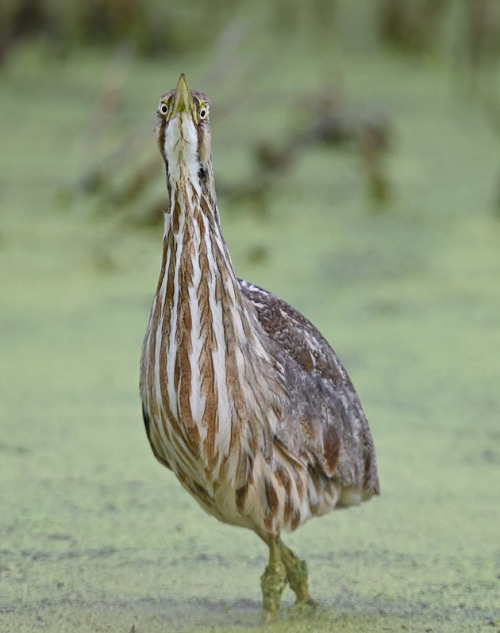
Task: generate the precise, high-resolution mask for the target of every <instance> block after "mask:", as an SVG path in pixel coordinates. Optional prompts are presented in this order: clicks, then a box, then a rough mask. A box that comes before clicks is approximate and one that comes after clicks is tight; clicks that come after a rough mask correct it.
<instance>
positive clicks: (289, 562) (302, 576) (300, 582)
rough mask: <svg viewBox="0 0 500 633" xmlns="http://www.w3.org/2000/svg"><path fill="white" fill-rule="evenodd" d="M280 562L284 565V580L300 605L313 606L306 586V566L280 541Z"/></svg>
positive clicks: (303, 561) (304, 562)
mask: <svg viewBox="0 0 500 633" xmlns="http://www.w3.org/2000/svg"><path fill="white" fill-rule="evenodd" d="M280 550H281V560H282V561H283V564H284V565H285V569H286V579H287V582H288V584H289V585H290V589H292V590H293V592H294V593H295V596H296V598H297V602H299V603H302V604H311V605H312V604H314V601H313V600H312V598H311V596H310V595H309V588H308V586H307V564H306V561H305V560H299V558H297V556H295V554H294V553H293V552H292V550H291V549H290V548H289V547H287V546H286V545H285V544H284V543H283V542H282V541H280Z"/></svg>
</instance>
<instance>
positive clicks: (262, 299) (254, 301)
mask: <svg viewBox="0 0 500 633" xmlns="http://www.w3.org/2000/svg"><path fill="white" fill-rule="evenodd" d="M239 285H240V290H241V292H242V294H243V296H244V297H245V298H246V299H247V300H248V301H249V302H250V304H251V305H252V306H253V309H254V311H255V314H256V316H257V319H258V321H259V323H260V325H261V326H262V328H263V330H264V332H265V333H266V334H267V336H268V337H269V339H270V345H269V351H270V353H271V354H272V355H273V356H274V357H275V359H276V360H277V361H278V362H279V363H280V365H281V366H282V367H283V371H284V374H285V380H286V384H287V387H288V392H289V394H290V400H291V405H290V411H288V412H286V413H287V414H286V417H287V419H286V420H285V421H284V422H283V426H282V428H280V429H278V430H277V433H276V437H275V441H276V442H277V443H278V444H279V445H281V446H283V447H284V448H285V450H286V451H288V452H289V453H291V454H292V456H293V457H295V458H296V459H299V460H301V461H304V460H305V461H306V462H307V466H308V468H312V469H314V470H316V471H320V472H321V473H322V474H323V476H325V477H327V478H333V479H335V480H338V481H340V483H342V484H343V485H344V486H354V487H355V488H358V489H360V490H363V491H364V492H366V493H368V495H371V494H378V493H379V483H378V476H377V466H376V459H375V449H374V446H373V440H372V437H371V433H370V429H369V427H368V422H367V420H366V417H365V415H364V412H363V409H362V407H361V403H360V401H359V398H358V396H357V394H356V391H355V389H354V386H353V384H352V382H351V380H350V378H349V376H348V374H347V372H346V370H345V369H344V367H343V366H342V364H341V362H340V360H339V359H338V357H337V355H336V354H335V352H334V351H333V350H332V348H331V347H330V345H329V344H328V342H327V341H326V339H325V338H324V337H323V336H322V335H321V334H320V332H319V331H318V330H317V329H316V328H315V327H314V325H312V323H311V322H310V321H308V320H307V319H306V318H305V317H304V316H303V315H302V314H301V313H300V312H298V311H297V310H295V309H294V308H293V307H292V306H290V305H289V304H288V303H286V302H285V301H283V300H282V299H279V298H278V297H276V296H275V295H273V294H272V293H270V292H268V291H267V290H264V289H262V288H259V287H258V286H255V285H253V284H250V283H248V282H246V281H241V280H239Z"/></svg>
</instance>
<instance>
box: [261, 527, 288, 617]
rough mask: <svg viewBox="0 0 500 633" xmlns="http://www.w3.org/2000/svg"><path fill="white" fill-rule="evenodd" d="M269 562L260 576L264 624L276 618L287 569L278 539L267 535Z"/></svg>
mask: <svg viewBox="0 0 500 633" xmlns="http://www.w3.org/2000/svg"><path fill="white" fill-rule="evenodd" d="M267 542H268V545H269V564H268V565H267V567H266V569H265V570H264V573H263V574H262V576H261V577H260V585H261V587H262V621H263V623H264V624H267V623H269V622H273V620H275V619H276V616H277V614H278V610H279V608H280V600H281V594H282V593H283V590H284V589H285V587H286V580H287V571H286V569H285V565H284V564H283V561H282V560H281V551H282V550H281V547H280V543H279V539H276V538H273V537H269V540H268V541H267Z"/></svg>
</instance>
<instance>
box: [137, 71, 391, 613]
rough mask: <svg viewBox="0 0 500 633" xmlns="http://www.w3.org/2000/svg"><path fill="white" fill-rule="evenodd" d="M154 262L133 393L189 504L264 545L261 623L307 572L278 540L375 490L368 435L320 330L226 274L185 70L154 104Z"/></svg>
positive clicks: (205, 105) (305, 599)
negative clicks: (161, 183)
mask: <svg viewBox="0 0 500 633" xmlns="http://www.w3.org/2000/svg"><path fill="white" fill-rule="evenodd" d="M157 114H158V126H157V129H156V132H157V139H158V145H159V148H160V152H161V155H162V157H163V163H164V168H165V174H166V184H167V193H168V210H167V211H166V212H165V230H164V236H163V259H162V263H161V270H160V277H159V281H158V285H157V288H156V294H155V297H154V300H153V305H152V308H151V315H150V319H149V324H148V327H147V330H146V335H145V338H144V343H143V348H142V360H141V378H140V391H141V398H142V405H143V413H144V423H145V426H146V432H147V436H148V438H149V442H150V444H151V448H152V450H153V453H154V455H155V457H156V458H157V459H158V460H159V461H160V462H161V463H162V464H163V465H164V466H166V467H167V468H169V469H171V470H173V472H174V473H175V475H176V476H177V478H178V479H179V481H180V482H181V484H182V485H183V486H184V488H186V490H187V491H188V492H189V493H191V495H193V497H194V498H195V499H196V500H197V501H198V503H199V504H200V505H201V507H202V508H203V509H204V510H206V512H208V513H209V514H211V515H213V516H214V517H216V518H217V519H219V520H220V521H223V522H224V523H229V524H231V525H237V526H241V527H246V528H249V529H251V530H253V531H254V532H255V533H256V534H257V535H258V536H260V538H261V539H262V540H263V541H264V542H265V543H266V544H267V545H268V546H269V564H268V565H267V567H266V568H265V571H264V573H263V575H262V577H261V587H262V594H263V620H264V621H265V622H268V621H271V620H273V619H275V618H276V615H277V612H278V609H279V604H280V599H281V594H282V592H283V590H284V589H285V586H286V584H287V583H288V584H289V585H290V587H291V589H292V590H293V591H294V592H295V595H296V598H297V601H298V602H299V603H312V600H311V598H310V596H309V589H308V583H307V567H306V564H305V562H304V561H302V560H299V558H298V557H297V556H296V555H295V554H294V553H293V552H292V551H291V550H290V549H289V548H288V547H287V546H286V545H285V544H284V543H283V541H282V540H281V533H282V531H284V530H288V531H293V530H295V529H296V528H298V527H299V526H300V525H302V524H303V523H304V522H305V521H307V519H309V518H310V517H313V516H320V515H322V514H325V513H327V512H329V511H330V510H333V509H334V508H339V507H346V506H351V505H357V504H359V503H360V502H362V501H365V500H367V499H369V498H370V497H371V496H372V495H376V494H379V483H378V476H377V466H376V460H375V451H374V446H373V441H372V437H371V434H370V430H369V427H368V423H367V421H366V418H365V415H364V413H363V410H362V408H361V403H360V401H359V398H358V396H357V394H356V391H355V389H354V387H353V385H352V382H351V380H350V379H349V376H348V375H347V372H346V370H345V369H344V367H343V366H342V364H341V363H340V361H339V359H338V358H337V356H336V354H335V353H334V351H333V350H332V348H331V347H330V346H329V344H328V343H327V341H326V340H325V339H324V338H323V336H322V335H321V334H320V333H319V331H318V330H317V329H316V328H315V327H314V326H313V325H312V324H311V323H310V322H309V321H308V320H307V319H306V318H305V317H303V316H302V314H300V313H299V312H298V311H297V310H295V309H294V308H292V307H291V306H290V305H288V304H287V303H286V302H285V301H282V300H281V299H279V298H278V297H276V296H275V295H273V294H271V293H270V292H268V291H267V290H264V289H262V288H259V287H258V286H255V285H253V284H251V283H248V282H246V281H242V280H240V279H238V278H237V277H236V276H235V273H234V269H233V265H232V263H231V258H230V255H229V252H228V248H227V246H226V243H225V241H224V238H223V236H222V232H221V226H220V220H219V212H218V208H217V198H216V193H215V184H214V172H213V167H212V159H211V138H210V123H209V101H208V99H207V97H206V96H205V95H204V94H202V93H201V92H197V91H194V90H193V91H190V90H189V89H188V85H187V82H186V78H185V76H184V75H181V76H180V79H179V82H178V84H177V87H176V88H175V90H171V91H170V92H167V93H165V94H164V95H162V97H161V98H160V104H159V107H158V113H157Z"/></svg>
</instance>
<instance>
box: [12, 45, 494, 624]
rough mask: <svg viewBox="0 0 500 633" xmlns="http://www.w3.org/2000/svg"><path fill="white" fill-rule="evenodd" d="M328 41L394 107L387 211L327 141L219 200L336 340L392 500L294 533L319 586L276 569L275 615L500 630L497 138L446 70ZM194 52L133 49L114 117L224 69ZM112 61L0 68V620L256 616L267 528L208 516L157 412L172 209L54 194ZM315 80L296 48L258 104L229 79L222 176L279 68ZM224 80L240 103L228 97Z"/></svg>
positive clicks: (237, 161) (286, 620)
mask: <svg viewBox="0 0 500 633" xmlns="http://www.w3.org/2000/svg"><path fill="white" fill-rule="evenodd" d="M263 56H264V53H263ZM339 64H340V65H341V67H342V77H343V79H342V81H343V86H344V89H345V90H346V93H347V94H348V95H349V98H351V99H352V100H353V101H354V102H357V103H362V102H363V101H364V102H367V101H369V102H372V103H376V104H378V105H379V106H380V107H381V108H383V109H384V110H385V112H386V113H387V116H388V117H389V118H390V120H391V121H393V122H394V129H395V137H394V142H393V144H392V152H391V154H390V156H389V158H388V169H389V173H390V178H391V180H392V183H393V189H394V197H393V202H392V204H391V206H390V207H389V208H388V209H386V210H385V211H382V212H378V213H374V212H373V211H372V210H371V209H370V206H369V205H368V204H367V201H366V196H365V193H364V191H363V186H362V177H361V176H360V175H359V164H358V159H357V158H356V156H355V155H354V154H349V153H341V154H339V153H335V152H333V151H331V150H328V149H325V148H324V149H314V148H312V149H311V150H310V151H308V152H305V153H304V154H303V155H302V156H301V157H300V159H299V161H298V163H297V164H296V165H295V166H294V167H293V168H292V170H291V171H290V173H289V174H287V175H286V176H285V178H284V180H283V182H282V183H281V184H280V186H279V187H278V188H277V189H276V192H275V194H274V197H273V200H272V204H271V208H270V211H269V213H268V215H267V216H266V217H262V216H259V215H256V214H254V213H251V212H246V211H245V209H242V210H239V211H238V212H235V213H232V212H231V209H229V208H224V207H223V201H221V214H222V222H223V229H224V232H225V236H226V239H227V241H228V244H229V248H230V250H231V253H232V255H233V260H234V264H235V267H236V270H237V273H238V274H239V275H240V276H242V277H244V278H247V279H249V280H252V281H254V282H257V283H259V284H261V285H263V286H265V287H267V288H269V289H271V290H273V291H274V292H276V293H277V294H279V295H281V296H283V298H285V299H287V300H288V301H290V302H291V303H293V304H294V305H295V306H297V307H298V308H299V309H300V310H302V311H303V312H304V313H305V314H306V315H307V316H308V317H309V318H311V320H313V321H314V322H315V324H317V325H318V327H319V328H320V329H321V330H322V332H323V333H324V334H325V336H326V337H327V338H328V339H329V340H330V342H331V343H332V345H333V346H334V348H335V349H336V351H337V352H338V354H339V355H340V357H341V358H342V360H343V361H344V363H345V365H346V366H347V368H348V370H349V372H350V374H351V377H352V379H353V381H354V382H355V384H356V386H357V389H358V391H359V394H360V396H361V399H362V402H363V404H364V408H365V410H366V413H367V415H368V417H369V419H370V422H371V427H372V431H373V435H374V439H375V444H376V447H377V453H378V460H379V469H380V479H381V487H382V496H381V497H380V498H377V499H374V500H372V501H371V502H370V503H369V504H366V505H364V506H363V507H362V508H357V509H352V510H349V511H348V512H337V513H332V514H331V515H329V516H327V517H324V518H321V519H319V520H313V521H311V522H310V523H309V524H307V525H306V526H304V527H303V528H301V529H300V530H299V531H298V532H297V533H295V534H294V535H292V536H291V537H289V539H288V542H289V544H290V545H291V546H292V547H293V548H294V549H295V551H296V552H297V553H298V554H299V555H300V556H301V557H303V558H305V559H306V560H307V561H308V564H309V570H310V584H311V592H312V594H313V596H314V597H315V598H316V599H317V601H318V603H319V606H318V608H317V609H316V610H315V611H313V612H310V613H306V614H294V613H293V612H292V611H290V610H289V606H290V605H291V604H292V595H291V593H289V592H286V593H285V595H284V604H283V609H282V614H281V618H280V621H279V622H278V623H277V624H275V625H273V626H272V627H271V629H270V630H275V631H287V632H288V633H292V632H297V633H298V632H302V631H310V632H313V631H314V632H326V631H332V630H335V631H366V632H370V633H372V632H377V631H433V632H436V631H445V632H446V631H449V632H450V633H451V632H456V631H495V630H499V629H500V620H499V617H500V616H499V609H498V604H499V603H498V597H499V592H498V589H499V573H500V572H499V569H498V562H499V558H498V555H499V548H498V545H499V536H498V535H499V533H500V522H499V514H500V513H499V496H498V491H499V458H500V427H499V421H500V419H499V418H500V391H499V389H498V385H499V384H500V361H499V350H500V318H499V315H500V281H499V280H500V223H499V221H498V218H497V217H495V214H494V213H493V204H494V186H495V179H496V178H497V177H498V170H499V169H500V157H499V154H500V152H499V149H500V144H499V142H498V139H496V138H495V137H494V136H493V135H492V133H491V130H490V129H489V128H488V125H487V123H486V120H485V118H484V117H483V115H482V112H481V108H480V105H479V104H478V103H477V102H474V101H469V100H467V99H462V98H458V97H457V94H456V92H454V88H453V85H452V82H451V81H449V75H448V73H447V70H446V69H444V68H441V67H436V66H434V65H432V64H431V63H426V62H422V63H421V64H418V65H417V64H415V63H414V62H411V61H409V60H407V61H401V60H399V61H395V60H392V59H391V58H387V57H384V56H375V55H374V56H372V58H371V60H370V63H369V64H368V63H367V58H366V56H365V57H362V58H361V57H360V58H358V57H356V56H355V55H354V56H353V55H351V56H350V57H348V56H346V58H345V59H343V60H342V61H341V62H340V61H339ZM179 66H180V65H177V64H173V63H171V64H170V65H169V66H168V67H165V66H164V65H162V64H159V63H153V62H150V63H146V62H139V61H134V62H133V63H132V65H131V67H130V68H129V70H128V75H127V80H126V82H125V86H124V91H125V96H124V99H123V103H122V106H121V108H120V110H119V113H118V115H117V117H118V122H117V124H116V130H117V134H119V133H120V134H122V135H126V133H127V131H130V130H135V129H137V128H139V129H144V135H145V136H146V137H148V138H150V142H151V144H154V142H155V141H154V136H153V134H152V132H151V129H152V125H153V121H154V110H155V108H156V103H157V97H158V95H159V94H160V93H162V92H163V91H164V90H166V89H169V88H171V87H172V86H173V85H174V84H175V81H176V78H177V76H178V74H179V72H180V71H184V72H186V73H187V74H188V78H189V79H190V81H191V85H192V86H193V87H199V88H200V89H206V90H207V92H209V91H210V90H209V89H210V85H198V84H196V80H197V78H198V77H200V76H201V71H200V66H199V64H198V65H194V66H193V68H192V69H191V67H190V64H189V61H187V62H186V60H184V61H183V65H182V67H179ZM190 70H191V72H190ZM106 72H107V60H106V59H105V58H104V56H101V55H100V54H98V53H96V54H93V55H90V54H89V55H86V56H82V57H80V56H77V57H76V58H74V59H72V60H71V62H66V63H64V62H57V61H54V60H51V59H47V58H46V57H44V55H43V54H40V53H39V51H38V50H37V49H35V50H34V51H29V50H28V51H27V52H26V51H25V52H23V53H20V54H19V55H18V56H17V57H15V58H14V59H13V60H11V63H10V65H9V66H8V67H7V68H4V69H3V71H2V76H1V79H0V80H1V83H2V93H1V97H0V135H1V136H0V137H1V139H2V152H1V153H0V214H1V215H0V218H1V222H0V284H1V286H0V287H1V305H0V308H1V309H0V350H1V352H0V353H1V362H0V390H1V391H0V418H1V435H0V477H1V479H0V631H2V632H20V631H23V632H24V631H39V630H40V631H51V632H55V633H59V632H63V631H78V632H82V633H85V632H87V631H89V632H90V631H110V632H111V631H112V632H115V631H123V632H125V633H129V632H131V631H134V632H135V633H155V632H160V631H201V632H208V631H218V630H224V631H228V632H229V631H241V632H243V631H245V630H247V629H248V630H249V629H254V628H255V627H256V626H258V624H259V621H260V588H259V577H260V574H261V573H262V571H263V569H264V566H265V564H266V558H267V553H266V551H265V548H264V547H263V545H262V543H261V542H260V541H259V539H257V538H256V537H255V536H254V535H253V534H251V533H250V532H246V531H243V530H238V529H235V528H230V527H228V526H225V525H222V524H219V523H217V522H216V521H215V520H214V519H212V518H210V517H208V516H206V515H205V514H203V512H202V511H201V510H200V509H199V508H198V506H197V504H196V503H195V502H194V501H193V500H192V499H191V498H190V497H188V496H187V495H186V494H185V492H184V491H183V490H182V489H181V488H180V486H179V485H178V483H177V482H176V481H175V479H174V477H173V476H172V475H171V473H169V472H167V471H166V470H165V469H162V467H161V466H160V465H159V464H157V463H156V461H155V460H154V458H153V456H152V454H151V452H150V448H149V445H148V442H147V440H146V436H145V433H144V429H143V425H142V419H141V414H140V405H139V396H138V362H139V354H140V345H141V340H142V335H143V332H144V329H145V326H146V322H147V318H148V311H149V305H150V301H151V298H152V293H153V292H154V289H155V285H156V275H157V272H158V268H159V263H160V255H161V253H160V248H161V227H160V226H158V228H157V229H156V230H152V229H151V230H147V231H144V230H139V229H134V228H132V227H131V226H130V225H129V224H127V223H124V222H121V221H120V216H119V214H118V216H115V215H109V214H107V212H106V211H107V210H106V208H105V204H104V203H102V204H101V203H100V202H99V200H97V201H96V200H95V199H91V200H90V201H89V200H88V199H86V198H84V197H80V196H77V197H76V198H75V199H73V201H72V203H71V204H67V203H64V199H65V196H64V195H62V194H61V192H64V191H67V190H68V188H69V187H71V186H72V184H73V183H75V182H76V181H77V180H78V178H79V175H80V174H81V173H82V170H84V169H86V168H88V164H89V162H90V163H91V162H92V147H90V148H89V145H88V136H89V130H91V129H92V125H93V117H94V116H95V111H96V100H97V95H98V94H99V91H100V89H101V86H102V84H103V82H104V81H106ZM320 79H321V77H319V76H318V74H315V69H314V65H313V64H312V63H311V64H310V65H309V66H308V63H307V60H303V61H302V65H299V66H298V67H297V66H296V67H294V68H291V66H290V64H287V63H286V60H285V59H282V60H281V62H278V61H277V63H276V64H275V65H274V66H273V65H271V64H263V65H262V69H261V70H260V71H259V73H258V81H256V79H255V75H254V76H252V81H251V82H249V83H250V85H251V89H247V91H246V92H247V93H248V94H249V96H248V100H249V103H248V104H247V105H248V107H247V109H246V110H245V103H244V102H245V99H241V95H240V97H239V98H238V99H233V100H232V101H230V102H229V103H228V102H227V95H225V94H224V90H223V89H222V88H221V87H220V85H219V87H218V88H214V90H212V91H211V92H210V96H211V98H212V112H213V142H214V160H215V167H216V173H217V174H218V175H219V176H220V178H221V179H224V178H226V179H230V178H231V177H232V176H233V175H234V173H235V172H237V171H238V170H240V169H243V168H244V165H245V161H244V158H242V150H241V147H242V146H243V145H244V143H245V141H246V139H248V138H249V137H250V136H251V135H252V134H254V133H255V130H259V131H261V132H262V135H263V137H264V138H265V137H266V135H272V134H273V133H274V132H273V122H276V121H277V120H279V112H280V111H281V108H282V106H283V102H285V101H287V100H288V101H287V102H288V103H289V100H290V98H289V93H288V92H287V88H288V87H289V86H290V85H293V86H296V85H297V84H302V85H303V86H306V87H307V86H308V85H313V84H314V82H317V81H319V80H320ZM207 83H209V84H210V82H209V81H208V82H207ZM252 90H254V91H255V93H256V94H257V95H260V97H259V98H252ZM226 92H227V91H226ZM269 94H271V95H274V97H273V98H268V97H265V95H269ZM262 95H264V98H261V97H262ZM276 95H278V97H276ZM223 101H224V108H226V109H227V108H228V107H229V109H231V108H234V110H235V112H234V114H232V115H231V116H230V117H227V118H226V119H223V118H222V117H220V118H219V120H218V118H217V108H218V107H221V108H222V102H223ZM242 101H243V104H242ZM141 126H142V128H141ZM109 142H110V141H109ZM256 248H257V249H260V250H259V252H261V253H264V254H265V256H263V257H258V258H256V257H253V256H252V253H255V249H256Z"/></svg>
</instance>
